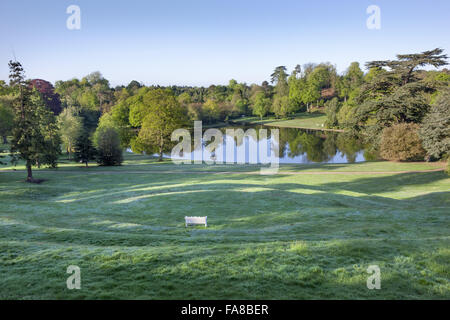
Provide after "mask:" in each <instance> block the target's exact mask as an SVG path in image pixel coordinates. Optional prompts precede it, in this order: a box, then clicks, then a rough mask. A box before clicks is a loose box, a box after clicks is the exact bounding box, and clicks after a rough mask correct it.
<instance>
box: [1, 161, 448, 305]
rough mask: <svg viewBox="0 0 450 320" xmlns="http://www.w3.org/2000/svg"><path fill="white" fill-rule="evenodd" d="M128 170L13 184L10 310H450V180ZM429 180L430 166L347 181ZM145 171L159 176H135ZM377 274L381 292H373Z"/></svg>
mask: <svg viewBox="0 0 450 320" xmlns="http://www.w3.org/2000/svg"><path fill="white" fill-rule="evenodd" d="M127 158H128V165H126V166H122V167H117V168H113V169H111V168H100V167H97V168H90V169H88V170H86V169H81V168H78V167H77V166H74V165H71V166H68V167H67V168H66V169H67V172H59V173H55V172H53V171H50V170H40V171H36V172H35V176H36V177H37V178H45V179H48V181H46V182H45V183H43V184H41V185H32V184H26V183H24V182H23V180H24V177H25V176H24V172H11V171H10V172H2V173H0V203H1V204H0V274H1V275H2V277H1V278H0V288H1V290H0V298H1V299H5V298H6V299H11V298H31V299H36V298H37V299H41V298H63V299H71V298H150V299H177V298H178V299H185V298H186V299H189V298H198V299H221V298H223V299H229V298H244V299H262V298H268V299H303V298H343V299H345V298H381V299H384V298H419V299H421V298H439V299H448V298H450V285H449V270H450V268H449V261H450V260H449V255H450V249H449V236H450V234H449V228H448V227H449V209H448V208H449V195H450V192H449V190H450V179H449V178H448V176H446V175H445V174H444V173H443V172H428V173H404V174H381V175H380V174H378V175H367V174H366V175H360V174H349V175H342V174H341V175H338V174H336V175H311V174H309V175H308V174H305V175H283V174H279V175H275V176H261V175H258V174H255V175H251V174H242V175H241V174H200V173H191V174H183V173H182V172H180V173H172V174H165V173H157V172H153V170H155V171H157V170H161V168H163V169H164V171H166V170H173V172H177V170H178V171H180V168H183V169H182V170H183V171H186V170H191V168H192V170H193V171H194V170H199V171H200V170H204V169H206V168H210V167H205V166H196V167H194V166H183V167H180V166H174V165H172V164H169V163H166V164H155V163H154V161H153V160H151V159H149V158H146V157H141V156H130V155H129V156H128V157H127ZM355 166H358V168H357V170H355V169H353V168H354V167H355ZM416 166H421V168H422V167H423V166H425V165H424V164H396V163H385V162H381V163H379V162H374V163H365V164H360V165H359V164H358V165H339V168H334V170H339V171H360V170H361V168H364V171H370V170H371V169H373V170H374V171H377V170H378V171H388V170H391V169H393V170H398V169H399V168H401V169H403V170H409V169H410V168H413V169H414V168H417V167H416ZM135 168H139V170H147V171H148V173H145V174H141V173H140V174H130V173H126V171H130V170H135ZM211 168H212V169H214V168H213V167H211ZM232 168H233V167H231V166H227V168H226V169H227V170H232ZM69 169H70V170H69ZM212 169H211V170H212ZM329 169H330V168H329V166H326V165H323V166H320V165H317V166H313V169H311V168H308V167H307V166H300V167H298V168H294V167H293V166H289V167H288V169H287V170H299V171H301V170H304V171H305V172H307V170H313V171H320V170H329ZM114 170H115V171H117V172H118V174H107V173H105V174H88V175H86V174H85V173H86V172H101V171H105V172H110V171H114ZM237 170H246V166H242V167H238V168H237ZM121 171H123V172H122V173H120V172H121ZM185 215H207V216H208V222H209V226H208V228H206V229H205V228H204V227H195V228H189V229H186V228H184V219H183V217H184V216H185ZM71 264H74V265H78V266H80V267H81V274H82V289H81V290H78V291H76V290H75V291H69V290H67V289H66V279H67V277H68V275H67V274H66V273H65V271H66V268H67V266H68V265H71ZM372 264H378V265H379V266H380V268H381V276H382V282H381V286H382V289H381V290H375V291H373V290H368V289H367V288H366V279H367V277H368V274H367V273H366V269H367V267H368V266H369V265H372Z"/></svg>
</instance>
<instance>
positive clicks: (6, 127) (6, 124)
mask: <svg viewBox="0 0 450 320" xmlns="http://www.w3.org/2000/svg"><path fill="white" fill-rule="evenodd" d="M13 120H14V111H13V109H12V107H11V106H9V105H8V104H6V103H5V102H3V101H0V138H3V143H4V144H5V143H6V137H7V136H8V135H10V134H11V131H12V128H13Z"/></svg>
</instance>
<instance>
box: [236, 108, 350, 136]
mask: <svg viewBox="0 0 450 320" xmlns="http://www.w3.org/2000/svg"><path fill="white" fill-rule="evenodd" d="M325 121H326V115H325V114H323V113H320V112H313V113H306V112H303V113H298V114H296V115H295V116H294V118H289V119H277V118H275V117H264V118H263V119H262V120H261V119H260V118H258V117H243V118H240V119H233V120H231V121H230V122H231V123H233V124H249V125H257V124H262V125H265V126H271V127H280V128H296V129H307V130H322V131H334V132H344V130H340V129H328V128H326V127H325Z"/></svg>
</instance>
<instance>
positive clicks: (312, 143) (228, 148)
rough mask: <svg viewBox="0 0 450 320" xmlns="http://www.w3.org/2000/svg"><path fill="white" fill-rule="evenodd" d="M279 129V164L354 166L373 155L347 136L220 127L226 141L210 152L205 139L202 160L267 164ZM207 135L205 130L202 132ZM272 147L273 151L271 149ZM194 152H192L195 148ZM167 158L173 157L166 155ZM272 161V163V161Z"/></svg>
mask: <svg viewBox="0 0 450 320" xmlns="http://www.w3.org/2000/svg"><path fill="white" fill-rule="evenodd" d="M226 129H235V130H236V129H242V130H244V131H246V130H247V129H255V131H256V133H257V136H256V137H255V138H256V139H254V137H252V136H246V137H245V138H244V139H241V141H239V139H234V138H233V137H230V136H228V135H227V134H226ZM260 129H267V138H265V137H264V136H260V134H259V133H260V131H259V130H260ZM273 129H278V130H279V131H278V136H279V137H278V142H279V143H278V144H277V143H276V142H275V145H278V146H279V148H278V149H279V152H278V158H279V163H298V164H307V163H355V162H363V161H366V160H369V158H371V157H370V154H368V153H367V152H365V146H364V145H363V143H362V142H361V140H360V139H358V138H355V137H353V136H351V135H349V134H347V133H341V132H331V131H319V130H305V129H296V128H275V127H268V126H262V125H258V126H230V127H226V128H220V129H219V130H220V132H221V133H222V135H223V141H221V142H220V141H219V142H220V143H219V144H218V147H217V148H215V150H214V151H212V152H209V151H208V145H210V143H211V141H214V140H215V139H211V141H204V140H202V150H203V152H200V157H201V158H202V159H203V161H207V160H209V161H216V162H217V161H218V162H219V163H220V162H228V163H230V162H238V163H268V162H271V161H272V160H273V158H271V157H273V156H274V153H271V150H273V146H274V145H273V143H274V141H276V139H275V140H274V139H273V138H274V135H271V130H273ZM203 132H205V130H204V131H203ZM271 144H272V149H271ZM192 150H193V149H192ZM165 157H171V155H170V154H165ZM173 158H175V159H189V160H194V159H199V158H198V153H197V155H195V153H194V152H191V153H188V152H184V153H180V154H178V155H177V156H174V157H173ZM271 159H272V160H271Z"/></svg>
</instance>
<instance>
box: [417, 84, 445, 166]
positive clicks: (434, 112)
mask: <svg viewBox="0 0 450 320" xmlns="http://www.w3.org/2000/svg"><path fill="white" fill-rule="evenodd" d="M420 137H421V138H422V142H423V147H424V148H425V150H426V151H427V155H428V157H430V158H434V159H441V158H448V157H449V156H450V90H449V89H447V90H446V91H444V92H443V93H442V94H441V95H439V97H438V99H437V101H436V103H435V104H434V105H433V106H432V107H431V110H430V112H429V113H428V114H427V116H426V117H425V118H424V120H423V122H422V125H421V129H420Z"/></svg>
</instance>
